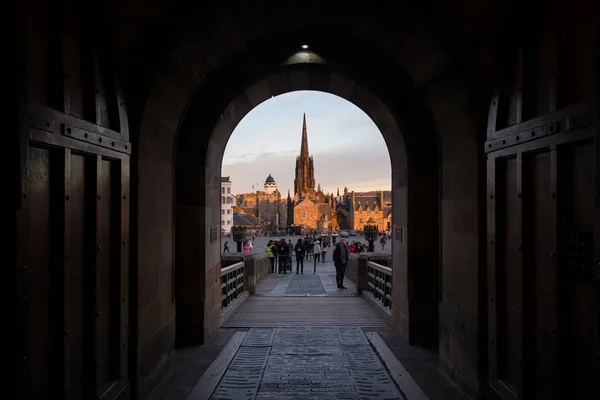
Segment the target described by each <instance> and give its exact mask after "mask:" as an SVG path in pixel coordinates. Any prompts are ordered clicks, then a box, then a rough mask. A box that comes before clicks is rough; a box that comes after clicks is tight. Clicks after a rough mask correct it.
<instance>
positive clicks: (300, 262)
mask: <svg viewBox="0 0 600 400" xmlns="http://www.w3.org/2000/svg"><path fill="white" fill-rule="evenodd" d="M294 251H295V252H296V273H298V270H300V271H301V272H302V273H304V246H303V245H302V239H298V243H296V246H295V247H294Z"/></svg>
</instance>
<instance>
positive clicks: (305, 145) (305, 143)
mask: <svg viewBox="0 0 600 400" xmlns="http://www.w3.org/2000/svg"><path fill="white" fill-rule="evenodd" d="M300 157H308V134H307V133H306V113H305V114H304V117H303V119H302V145H301V146H300Z"/></svg>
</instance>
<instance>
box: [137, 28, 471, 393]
mask: <svg viewBox="0 0 600 400" xmlns="http://www.w3.org/2000/svg"><path fill="white" fill-rule="evenodd" d="M320 35H323V37H324V38H325V39H323V40H321V41H319V39H320V37H321V36H320ZM306 36H307V35H305V34H300V33H298V32H296V33H289V32H288V33H286V34H285V35H283V34H281V35H275V36H273V37H269V38H267V39H264V40H261V41H259V42H254V43H251V44H248V45H247V46H246V50H244V51H241V52H240V53H238V54H237V55H235V56H232V57H231V58H229V59H228V60H227V61H226V62H224V63H223V64H222V65H219V66H218V68H215V69H214V70H213V71H212V72H211V73H210V74H208V75H207V76H206V77H204V79H202V80H201V79H200V78H199V77H198V76H194V75H193V74H192V75H191V76H190V74H189V72H190V70H189V68H192V71H193V68H194V65H195V62H201V60H202V59H203V57H202V55H198V57H199V58H197V59H196V61H194V59H192V60H186V61H185V62H183V61H181V62H180V63H179V64H178V65H177V66H174V67H173V69H172V70H169V71H167V72H166V73H165V75H164V76H163V77H162V78H161V79H160V80H159V81H158V82H157V84H156V85H155V87H154V90H153V92H152V95H151V96H150V100H149V102H148V103H147V105H146V109H145V114H144V118H143V119H142V123H141V134H140V144H139V148H140V157H139V160H140V165H139V180H140V181H139V183H140V186H139V187H140V189H139V190H140V193H141V192H143V193H144V195H140V196H139V198H140V203H139V221H140V226H139V229H140V240H141V239H142V235H145V236H146V237H149V236H154V237H155V240H156V239H158V240H161V241H162V242H163V244H164V246H165V248H168V249H169V250H170V252H167V254H168V255H169V256H170V258H169V259H168V260H167V258H166V257H164V254H161V255H159V256H162V257H163V262H164V264H165V265H173V263H176V265H177V266H176V269H177V270H178V271H179V273H180V274H179V276H178V280H179V282H181V281H185V282H186V285H187V287H186V288H185V289H183V290H178V293H177V306H178V308H179V311H185V313H186V314H187V315H188V316H189V317H188V318H187V321H186V320H185V319H184V318H180V319H179V322H178V323H177V325H178V328H177V330H178V336H179V338H178V339H179V340H180V343H181V344H192V343H202V341H203V340H204V339H205V338H208V337H209V336H210V335H211V334H212V333H213V332H214V331H215V330H216V329H217V328H218V327H219V325H220V310H219V307H218V305H219V302H218V297H217V296H218V290H217V288H218V285H217V280H218V274H217V273H218V270H219V265H220V264H219V248H218V245H217V244H216V243H214V244H211V243H210V240H209V237H210V229H211V228H215V227H218V226H219V223H220V219H219V204H218V199H219V195H218V193H219V190H220V189H219V183H218V182H219V177H220V166H221V160H222V155H223V150H224V148H225V145H226V143H227V139H228V137H229V135H230V134H231V132H232V131H233V128H234V127H235V125H236V124H237V122H239V120H240V119H241V118H242V117H243V116H244V115H245V114H246V113H247V112H249V111H250V110H251V109H252V108H253V107H254V106H256V105H257V104H259V103H260V102H261V101H264V100H266V99H267V98H270V97H271V96H274V95H277V94H280V93H284V92H288V91H293V90H302V89H305V90H306V89H308V90H322V91H327V92H329V93H333V94H337V95H339V96H340V97H343V98H346V99H347V100H349V101H351V102H352V103H354V104H355V105H357V106H358V107H359V108H361V109H362V110H363V111H365V112H366V113H367V114H368V115H369V116H370V117H371V118H372V119H373V120H374V121H375V122H376V124H377V125H378V127H379V129H380V131H381V132H382V133H383V135H384V138H385V140H386V143H387V145H388V148H389V149H390V156H391V158H392V159H393V161H392V171H393V177H392V186H393V193H394V199H395V200H394V203H397V204H395V205H394V208H395V212H394V224H395V225H398V226H400V227H403V236H404V242H403V244H402V245H401V246H395V247H396V249H395V250H394V260H395V265H394V268H395V269H394V280H395V282H394V285H395V287H396V288H397V291H396V293H397V295H398V300H397V301H396V304H397V305H396V306H395V307H394V318H393V321H394V322H393V324H394V327H395V328H396V329H397V330H398V331H399V332H400V333H401V334H402V335H403V336H404V337H406V338H407V339H408V340H409V341H410V342H411V343H414V344H418V343H420V344H426V345H430V346H436V345H437V344H438V343H440V345H441V346H442V347H444V346H450V343H452V345H451V346H452V347H453V348H455V349H456V348H457V347H458V348H460V347H461V346H462V347H464V350H461V351H466V352H468V353H470V354H472V355H473V356H472V358H469V360H478V356H477V354H478V352H479V350H478V348H477V346H478V345H477V341H478V331H477V326H476V323H473V322H469V332H468V333H469V335H470V336H469V339H468V340H465V339H464V334H463V333H461V332H459V331H458V330H457V329H456V327H455V326H446V325H445V324H447V323H450V325H452V324H454V320H452V319H451V318H450V315H451V314H452V313H453V312H455V310H456V306H455V305H453V304H452V303H456V302H459V303H460V301H462V300H460V298H461V297H464V296H470V297H473V298H472V299H471V298H469V299H467V300H465V303H466V304H470V305H469V306H468V307H469V308H471V307H472V310H474V311H475V313H477V309H478V306H477V305H475V306H472V304H478V303H479V299H478V295H477V293H469V294H466V293H464V291H462V290H461V289H460V287H461V286H462V284H463V281H464V279H462V280H460V279H459V280H458V281H456V280H455V278H454V277H451V278H450V280H448V283H449V285H448V286H447V288H448V289H449V291H448V296H446V298H447V299H448V300H447V302H448V305H447V306H446V307H447V308H444V295H443V293H444V289H442V287H441V285H440V279H441V278H443V274H441V272H443V269H444V268H455V267H459V268H462V269H463V272H464V273H465V274H467V275H468V276H469V278H468V279H470V280H471V281H474V282H477V281H478V279H479V275H478V274H479V265H478V264H477V261H478V259H477V257H478V253H477V252H478V239H477V234H478V229H479V228H480V227H479V225H478V221H477V217H478V214H477V212H478V211H477V210H478V208H477V205H478V199H477V196H478V189H477V183H478V179H479V175H478V166H477V165H478V164H477V162H478V152H477V138H476V135H475V134H474V123H473V121H472V119H471V114H470V108H469V104H468V101H467V96H466V92H465V89H464V87H463V86H462V85H461V84H460V81H458V80H457V79H456V78H455V76H454V75H453V74H450V73H449V72H448V73H444V74H442V75H441V77H440V78H439V79H437V80H436V81H435V83H432V84H431V85H430V86H428V87H427V88H425V89H424V88H423V87H422V86H419V85H416V84H415V82H414V80H412V79H410V78H409V77H408V76H407V75H406V73H405V72H404V70H403V69H402V68H400V66H399V65H398V64H397V61H394V60H393V59H390V58H388V57H387V56H386V55H385V54H383V53H381V52H380V51H378V50H376V49H374V48H373V46H372V45H371V44H370V43H368V42H365V41H361V40H359V39H357V40H356V41H353V42H352V46H349V45H348V44H344V41H341V40H340V34H339V33H338V34H337V35H336V34H335V33H334V32H333V33H332V32H327V34H324V33H323V32H322V31H313V32H312V36H310V38H309V40H310V43H311V44H312V45H311V49H313V50H314V53H315V54H316V55H318V56H319V57H318V58H316V57H310V56H309V57H308V58H305V57H304V58H303V57H302V56H301V55H300V56H298V54H297V48H296V47H294V48H290V46H289V43H301V42H300V40H299V38H300V37H303V38H304V39H306ZM343 37H347V36H343ZM357 43H358V44H357ZM353 46H359V47H360V48H361V52H362V54H363V56H364V60H366V62H365V63H364V64H357V63H356V62H354V61H353V60H354V57H353V52H352V47H353ZM367 61H368V62H367ZM412 68H414V66H413V67H412ZM167 99H168V101H167ZM434 116H435V122H434ZM439 121H442V122H443V125H442V126H440V125H439ZM400 132H402V134H400ZM176 135H177V139H176V146H175V149H173V147H170V146H172V143H173V142H174V141H175V136H176ZM170 143H171V145H170ZM455 143H458V146H455ZM394 160H395V161H394ZM174 166H176V167H175V170H174ZM173 177H175V181H176V182H174V184H175V187H176V196H175V198H173V192H171V193H170V195H169V193H168V191H169V190H172V188H173V186H172V185H173V181H172V180H171V179H172V178H173ZM417 177H418V179H417ZM455 182H462V184H463V185H464V184H465V182H469V183H468V184H469V185H471V187H472V190H470V191H468V192H466V193H463V192H458V191H451V190H448V189H447V188H448V187H449V186H450V185H452V184H453V183H455ZM445 204H446V208H448V210H449V211H450V213H448V214H447V215H448V216H447V217H444V212H443V210H444V207H445ZM157 208H158V209H160V210H177V217H176V220H175V221H171V220H160V221H159V224H158V226H159V228H158V230H157V228H155V227H154V226H153V225H152V223H154V224H155V223H156V222H155V221H156V217H157V216H158V214H161V218H164V212H161V213H157V212H156V211H155V210H156V209H157ZM396 210H398V212H396ZM402 210H404V211H402ZM411 210H413V211H412V212H411ZM454 213H462V214H463V218H462V219H461V220H460V221H457V220H456V219H455V217H454ZM144 217H146V218H144ZM444 221H449V224H447V225H448V228H447V231H446V232H444V224H445V222H444ZM148 222H152V223H148ZM461 229H462V230H463V231H464V232H468V233H466V234H467V235H468V236H469V239H468V241H467V242H468V244H467V246H466V247H463V248H464V249H465V251H464V252H463V256H462V257H456V252H454V251H451V250H450V251H445V249H444V247H443V246H441V245H440V243H441V240H444V237H446V238H448V239H449V240H454V239H453V238H452V236H453V235H455V234H456V233H457V232H459V231H460V230H461ZM175 232H176V233H175ZM461 240H464V237H463V238H462V239H461ZM169 246H170V247H169ZM175 252H176V254H175ZM465 255H466V257H465ZM151 256H152V255H151V254H142V253H141V252H140V264H141V263H142V262H143V261H146V262H152V260H150V257H151ZM154 256H155V257H156V256H157V255H156V254H154ZM142 257H144V260H142V259H141V258H142ZM444 260H447V261H448V262H447V265H448V266H445V265H444V266H443V267H442V265H441V264H443V263H444ZM440 261H441V262H440ZM465 265H466V266H467V267H465ZM203 267H204V268H203ZM465 268H466V269H465ZM465 271H466V272H465ZM180 289H181V288H180ZM199 299H200V300H199ZM438 302H439V303H438ZM438 309H439V310H440V313H439V314H438ZM170 310H172V311H171V314H170V315H171V316H172V319H171V322H170V324H172V325H175V310H174V307H173V308H170ZM444 313H445V314H446V315H444ZM166 314H168V313H166ZM438 316H439V319H438ZM473 321H476V319H474V320H473ZM438 322H440V323H441V324H442V326H443V328H442V327H440V330H439V332H440V337H439V342H438ZM182 323H183V325H182ZM461 324H462V325H461V326H462V327H463V328H464V326H465V324H464V323H461ZM170 329H171V328H169V332H170V333H169V334H170V335H174V332H172V331H171V330H170ZM461 341H462V342H464V343H462V342H461ZM450 353H451V351H450V349H449V348H446V349H444V348H442V350H441V354H440V357H441V359H442V363H443V365H448V366H452V365H454V364H455V363H457V362H459V363H460V362H462V361H461V359H460V357H459V359H458V360H454V359H453V357H455V356H453V355H452V354H450ZM460 368H461V370H465V371H466V375H468V378H469V380H470V381H471V382H476V381H477V374H478V369H479V366H478V365H477V363H472V362H471V361H469V363H468V364H463V365H460Z"/></svg>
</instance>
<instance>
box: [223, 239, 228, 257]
mask: <svg viewBox="0 0 600 400" xmlns="http://www.w3.org/2000/svg"><path fill="white" fill-rule="evenodd" d="M225 253H229V240H226V241H225V244H224V245H223V254H225Z"/></svg>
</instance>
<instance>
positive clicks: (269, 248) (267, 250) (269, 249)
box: [265, 240, 275, 274]
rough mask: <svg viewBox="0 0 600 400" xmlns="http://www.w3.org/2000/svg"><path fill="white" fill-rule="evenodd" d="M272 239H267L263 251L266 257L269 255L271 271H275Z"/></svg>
mask: <svg viewBox="0 0 600 400" xmlns="http://www.w3.org/2000/svg"><path fill="white" fill-rule="evenodd" d="M273 247H274V246H273V241H272V240H269V243H267V245H266V246H265V253H267V257H269V261H270V262H271V273H272V274H274V273H275V255H274V254H273Z"/></svg>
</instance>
